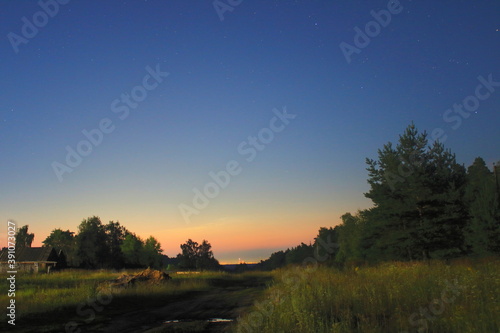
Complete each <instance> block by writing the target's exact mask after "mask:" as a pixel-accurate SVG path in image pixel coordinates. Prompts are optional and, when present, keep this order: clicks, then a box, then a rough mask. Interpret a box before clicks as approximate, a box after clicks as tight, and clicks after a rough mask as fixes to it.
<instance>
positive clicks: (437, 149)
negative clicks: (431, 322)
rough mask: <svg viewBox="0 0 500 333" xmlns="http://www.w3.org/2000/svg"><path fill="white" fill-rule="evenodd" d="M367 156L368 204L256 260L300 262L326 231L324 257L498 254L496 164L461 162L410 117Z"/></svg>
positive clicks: (266, 264)
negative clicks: (312, 236)
mask: <svg viewBox="0 0 500 333" xmlns="http://www.w3.org/2000/svg"><path fill="white" fill-rule="evenodd" d="M366 163H367V166H368V167H367V171H368V183H369V185H370V190H369V191H368V192H367V193H365V196H366V197H367V198H369V199H371V200H372V202H373V207H372V208H369V209H366V210H362V211H358V212H357V213H355V214H354V215H353V214H351V213H346V214H344V215H343V216H342V217H341V219H342V223H341V224H340V225H338V226H336V227H335V228H330V229H326V228H321V229H320V233H319V235H318V237H317V238H316V240H315V244H314V245H305V244H301V245H300V246H298V247H296V248H292V249H288V250H286V251H279V252H276V253H273V254H272V255H271V257H270V258H269V259H268V260H266V261H262V262H261V266H262V267H263V268H265V269H273V268H277V267H281V266H284V265H287V264H290V263H294V264H300V263H302V262H303V261H304V257H305V256H310V257H312V256H313V254H314V251H315V250H317V248H318V247H319V244H318V241H322V240H324V239H325V237H326V236H327V235H328V236H329V237H330V239H331V240H332V241H333V242H335V243H336V245H337V246H336V247H335V248H334V251H332V253H331V256H330V257H329V258H328V259H327V260H326V261H329V262H330V263H332V262H333V263H341V264H343V263H348V262H378V261H387V260H401V261H411V260H426V259H434V258H444V259H446V258H453V257H459V256H488V255H498V254H500V200H499V188H500V186H499V178H500V164H498V165H497V166H496V167H495V168H494V170H493V171H492V170H490V169H489V168H488V167H487V165H486V163H485V161H484V160H483V159H482V158H480V157H478V158H476V159H475V160H474V162H473V163H472V165H471V166H469V167H468V168H465V167H464V166H463V165H460V164H459V163H457V161H456V157H455V154H453V153H452V152H451V151H450V150H449V149H446V148H445V147H444V145H443V144H442V143H440V142H438V141H435V142H433V143H430V142H429V140H428V138H427V134H426V133H425V132H423V133H419V132H418V130H417V129H416V127H415V125H413V124H411V125H410V126H408V127H407V129H406V130H405V132H404V133H403V134H402V135H400V136H399V140H398V143H397V144H396V145H395V146H394V145H393V144H392V143H390V142H389V143H387V144H386V145H384V146H383V148H382V149H379V150H378V159H376V160H373V159H367V160H366Z"/></svg>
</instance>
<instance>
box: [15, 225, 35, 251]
mask: <svg viewBox="0 0 500 333" xmlns="http://www.w3.org/2000/svg"><path fill="white" fill-rule="evenodd" d="M28 228H29V226H28V225H25V226H22V227H21V228H18V229H17V231H16V236H15V237H16V247H17V248H23V247H31V243H33V239H34V238H35V234H33V233H29V232H28Z"/></svg>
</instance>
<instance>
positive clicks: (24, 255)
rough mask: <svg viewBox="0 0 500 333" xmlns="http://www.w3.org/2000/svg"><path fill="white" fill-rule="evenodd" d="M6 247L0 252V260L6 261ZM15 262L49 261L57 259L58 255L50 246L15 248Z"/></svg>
mask: <svg viewBox="0 0 500 333" xmlns="http://www.w3.org/2000/svg"><path fill="white" fill-rule="evenodd" d="M8 253H9V252H8V249H7V248H3V249H2V252H1V253H0V262H6V261H7V260H8V259H9V258H8ZM15 258H16V262H49V261H58V259H59V256H58V255H57V252H56V251H55V250H54V248H53V247H52V246H44V247H24V248H17V249H16V252H15Z"/></svg>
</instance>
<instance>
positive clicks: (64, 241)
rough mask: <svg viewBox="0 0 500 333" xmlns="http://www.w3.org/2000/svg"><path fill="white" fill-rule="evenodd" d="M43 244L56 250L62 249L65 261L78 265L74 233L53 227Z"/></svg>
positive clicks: (70, 264)
mask: <svg viewBox="0 0 500 333" xmlns="http://www.w3.org/2000/svg"><path fill="white" fill-rule="evenodd" d="M42 243H43V244H44V246H52V247H53V248H55V249H56V250H57V251H60V250H62V251H63V253H64V255H65V256H66V262H67V264H68V265H69V266H78V265H79V262H78V259H77V256H76V239H75V233H74V232H72V231H69V230H66V231H63V230H62V229H54V230H52V232H51V233H50V235H48V236H47V238H45V240H44V241H43V242H42Z"/></svg>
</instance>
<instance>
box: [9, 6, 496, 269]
mask: <svg viewBox="0 0 500 333" xmlns="http://www.w3.org/2000/svg"><path fill="white" fill-rule="evenodd" d="M44 1H45V0H44ZM49 2H50V1H49ZM223 2H224V3H226V1H225V0H223ZM235 2H236V1H233V3H235ZM400 6H402V7H403V8H402V10H401V12H400V13H397V14H393V15H392V16H391V21H390V22H389V23H388V24H387V26H386V27H382V28H381V31H380V33H379V34H377V35H375V36H373V37H372V38H370V43H369V44H368V45H367V46H366V47H364V48H360V50H359V53H354V54H352V57H351V62H350V63H348V62H347V61H346V57H345V56H344V54H343V52H342V50H341V48H340V46H339V45H340V44H341V43H342V42H345V43H348V44H350V45H353V46H354V45H355V44H354V37H355V34H356V32H355V30H354V28H355V27H359V28H360V29H362V30H364V29H365V26H366V24H367V23H369V22H370V21H373V20H374V17H372V15H370V12H371V11H372V10H375V11H377V12H378V11H380V10H382V9H387V7H388V3H387V1H306V0H304V1H251V0H244V1H242V2H241V4H239V5H237V6H235V7H234V8H232V11H226V12H225V13H224V14H223V17H224V20H223V21H221V20H220V18H219V15H218V14H217V12H216V10H215V9H214V7H213V3H212V1H211V0H207V1H185V0H182V1H180V0H179V1H160V0H148V1H81V0H80V1H79V0H72V1H70V2H69V3H67V4H64V5H60V6H59V7H60V8H59V10H58V13H57V14H55V15H53V16H54V17H49V18H48V20H47V23H46V24H45V25H43V23H45V22H43V18H44V16H43V14H37V13H38V12H39V11H40V10H41V7H40V6H39V4H38V3H37V1H5V0H2V1H0V35H1V36H3V37H2V42H1V43H0V77H1V80H0V92H1V98H0V112H1V113H0V162H1V164H0V165H1V172H0V221H3V223H4V224H3V227H0V243H1V244H5V240H6V238H5V234H6V231H7V223H6V222H7V220H8V219H12V220H15V221H16V222H17V223H18V225H19V226H22V225H25V224H28V225H29V229H30V231H31V232H34V233H35V241H34V244H33V245H34V246H40V245H41V242H42V241H43V240H44V239H45V237H47V236H48V234H49V233H50V231H51V230H53V229H55V228H62V229H64V230H66V229H70V230H72V231H76V230H77V226H78V225H79V223H80V222H81V221H82V219H84V218H87V217H89V216H92V215H97V216H99V217H100V218H101V220H102V221H103V223H107V222H108V221H109V220H114V221H119V222H120V223H121V224H123V225H124V226H125V227H127V228H128V229H129V230H131V231H133V232H136V233H137V234H139V235H140V236H141V237H147V236H149V235H153V236H155V237H156V238H157V239H158V240H159V241H160V243H161V244H162V247H163V249H164V250H165V252H164V253H165V254H167V255H169V256H174V255H176V254H177V253H178V252H179V251H180V248H179V245H180V244H181V243H183V242H185V241H186V240H187V239H188V238H192V239H194V240H196V241H199V242H201V240H202V239H207V240H208V241H209V242H210V243H211V244H212V246H213V250H214V254H215V256H216V258H217V259H219V260H220V261H221V262H237V260H238V258H241V259H242V260H246V261H247V262H249V261H256V260H260V259H265V258H267V257H269V255H270V254H271V252H273V251H276V250H279V249H286V248H287V247H291V246H295V245H298V244H299V243H300V242H305V243H309V242H310V241H312V240H313V238H314V236H315V235H316V234H317V231H318V229H319V228H320V227H321V226H334V225H336V224H338V223H339V220H340V219H339V217H340V215H342V214H343V213H345V212H348V211H351V212H354V211H356V210H357V209H364V208H368V207H370V205H371V203H370V201H369V200H367V199H365V198H364V196H363V193H364V192H366V191H367V190H368V185H367V183H366V178H367V172H366V170H365V167H366V166H365V162H364V161H365V158H366V157H370V158H376V156H377V154H376V153H377V149H378V148H381V147H382V145H383V144H385V143H387V142H388V141H392V142H395V141H397V137H398V135H399V134H401V133H402V132H403V130H404V129H405V127H406V126H407V125H408V124H409V123H410V122H411V121H414V122H415V124H416V125H417V127H418V128H419V129H420V130H427V131H428V132H431V131H432V130H434V129H436V128H441V129H442V130H443V131H444V133H445V134H446V135H447V140H446V142H445V145H446V146H447V147H449V148H451V149H452V151H453V152H455V153H456V154H457V159H458V161H459V162H460V163H464V164H465V165H466V166H468V165H470V164H471V162H472V161H473V159H474V158H475V157H476V156H481V157H483V158H484V159H485V160H486V162H487V163H488V164H489V165H490V166H491V165H492V162H494V161H497V160H500V158H499V157H500V154H499V152H500V149H499V145H498V143H499V142H500V131H499V125H500V117H499V106H500V87H499V86H498V85H497V87H494V88H493V89H495V91H493V92H491V93H490V94H489V96H488V98H485V99H484V100H482V101H480V105H479V107H478V108H477V110H475V111H474V112H471V113H470V116H468V117H467V118H463V117H461V119H462V121H461V123H460V125H459V126H457V124H458V120H454V121H448V122H447V121H445V119H444V118H443V116H445V115H446V110H447V109H450V108H453V105H454V104H460V103H462V102H463V101H464V99H467V98H468V97H469V96H473V95H475V89H476V87H477V86H478V85H479V84H480V81H479V80H478V77H479V76H483V77H484V78H486V79H487V78H488V75H492V78H493V80H494V81H495V82H499V81H500V70H499V69H500V67H499V63H500V62H499V59H500V2H499V1H497V0H490V1H488V0H482V1H465V0H447V1H410V0H406V1H403V0H402V1H400ZM34 15H35V18H36V19H38V20H42V21H38V22H41V23H40V25H41V27H40V28H38V30H39V31H38V33H37V34H36V35H35V36H32V38H27V39H26V42H27V43H21V44H19V45H18V52H17V53H16V52H15V50H14V47H13V46H12V43H11V42H10V40H9V33H14V34H16V35H18V36H23V35H22V34H23V32H22V27H23V25H24V24H25V22H23V17H26V20H27V21H29V22H33V16H34ZM25 30H26V29H25ZM10 36H11V37H12V36H13V35H12V34H11V35H10ZM147 66H150V67H151V68H153V69H154V68H156V66H159V68H160V69H161V71H165V72H168V73H169V75H168V77H166V78H164V80H163V82H161V83H160V84H159V85H158V87H157V88H155V89H153V90H151V91H149V92H148V93H147V97H146V98H145V99H144V100H143V101H142V102H140V103H139V105H138V106H137V107H136V108H135V109H131V108H130V114H129V115H128V117H126V118H125V119H123V120H122V119H120V118H119V116H120V115H121V113H115V112H113V109H112V107H111V104H112V103H113V102H114V101H115V100H116V99H120V98H121V96H122V94H130V93H131V91H132V90H133V89H134V88H135V87H136V86H138V85H142V82H143V78H144V76H145V75H146V74H147V71H146V67H147ZM149 82H150V83H152V82H153V81H149ZM484 89H486V88H483V90H482V93H483V95H484V93H485V92H487V90H484ZM470 100H471V99H470V98H469V101H470ZM119 105H120V106H123V105H125V104H123V103H121V104H119ZM115 106H116V105H115ZM283 107H286V109H287V111H288V113H290V114H293V115H296V118H295V119H293V120H291V121H290V123H289V124H288V125H287V126H286V127H285V129H284V130H283V131H281V132H279V133H275V135H274V140H272V141H271V142H269V143H268V144H267V145H265V149H263V150H262V151H259V152H258V153H257V155H256V157H255V159H254V160H253V161H251V162H249V161H247V160H246V158H247V157H248V155H242V154H240V153H239V152H238V146H239V145H240V144H241V143H242V142H244V141H247V140H248V137H249V136H255V135H257V134H258V133H259V131H261V130H262V129H263V128H266V127H269V123H270V121H271V119H272V118H273V117H274V113H273V109H275V108H276V109H278V110H282V109H283ZM458 115H459V114H458V113H451V114H448V117H451V116H454V117H457V116H458ZM467 115H469V113H467ZM105 118H108V119H110V120H111V121H112V124H113V126H114V131H113V132H112V133H109V134H104V136H103V139H102V143H101V144H99V145H98V146H95V147H93V150H92V152H91V153H90V154H89V155H88V156H85V157H83V160H82V162H81V164H80V165H79V166H77V167H75V168H74V170H73V172H72V173H66V174H64V175H63V176H62V178H63V181H62V182H60V181H59V180H58V177H57V176H56V174H55V172H54V170H53V167H52V164H53V162H54V161H57V162H60V163H65V158H66V154H67V151H66V146H70V147H72V148H73V149H76V146H77V144H78V143H79V142H80V141H81V140H85V136H84V135H83V134H82V131H83V130H87V131H90V130H92V129H95V128H98V126H99V123H100V121H101V120H102V119H105ZM452 126H454V127H455V128H453V127H452ZM231 160H236V161H238V162H239V163H240V167H241V168H242V171H241V173H240V174H238V175H236V176H233V177H231V181H230V183H229V185H228V186H227V187H226V188H224V189H222V190H221V191H220V194H219V195H217V196H216V197H215V198H213V199H210V203H209V205H208V207H207V208H205V209H202V210H200V212H199V214H198V215H194V216H192V217H191V221H190V223H186V222H185V221H184V219H183V217H182V215H181V213H180V211H179V205H180V204H181V203H184V204H187V205H192V200H193V196H194V192H193V189H194V188H198V189H203V187H204V186H205V184H207V183H209V182H211V178H210V176H209V173H210V172H218V171H220V170H223V169H225V168H226V164H227V163H228V161H231Z"/></svg>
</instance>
